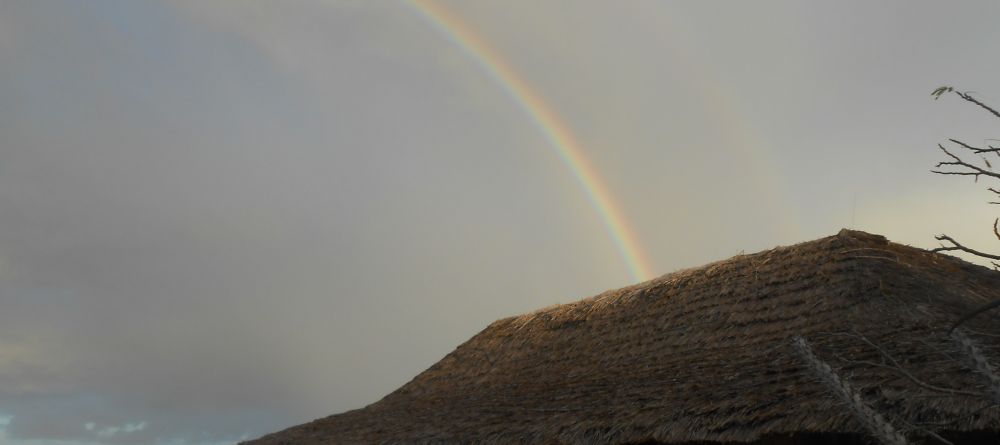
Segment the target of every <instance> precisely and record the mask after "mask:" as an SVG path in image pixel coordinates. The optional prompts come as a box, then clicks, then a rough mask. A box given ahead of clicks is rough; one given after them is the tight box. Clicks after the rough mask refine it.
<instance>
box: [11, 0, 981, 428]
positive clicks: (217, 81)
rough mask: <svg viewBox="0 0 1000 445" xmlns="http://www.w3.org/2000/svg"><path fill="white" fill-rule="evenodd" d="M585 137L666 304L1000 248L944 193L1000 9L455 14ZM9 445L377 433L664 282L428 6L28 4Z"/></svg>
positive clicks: (977, 201)
mask: <svg viewBox="0 0 1000 445" xmlns="http://www.w3.org/2000/svg"><path fill="white" fill-rule="evenodd" d="M440 4H441V5H443V6H444V7H446V8H447V9H448V10H449V11H450V12H451V13H452V14H453V15H454V16H456V17H459V18H460V19H461V21H462V22H463V23H464V25H465V26H466V27H467V28H469V29H471V30H473V31H474V32H475V33H476V34H478V36H479V37H480V38H481V39H482V40H483V41H485V42H488V44H489V45H491V46H492V47H493V48H494V49H495V50H496V52H497V53H498V54H501V55H502V56H503V57H504V58H505V59H506V61H507V63H508V64H509V66H510V67H511V68H512V69H514V70H515V71H517V73H518V74H519V75H520V76H521V77H522V78H523V79H525V80H526V81H527V82H528V83H530V85H531V86H532V87H533V88H534V90H536V91H537V92H538V93H539V95H540V96H541V97H542V98H543V99H544V100H545V101H546V102H547V103H548V105H549V106H550V107H551V109H552V110H554V111H555V112H556V113H557V114H558V115H559V117H560V118H561V119H562V120H563V121H564V122H565V123H566V124H567V126H568V127H569V128H570V129H571V130H572V131H573V132H574V133H575V135H576V137H577V139H578V140H579V141H580V143H581V145H582V148H583V151H584V152H585V154H586V156H587V157H589V159H590V160H591V161H592V162H593V165H594V166H595V167H596V170H597V171H598V173H599V174H600V175H601V176H602V177H603V178H604V180H605V182H606V183H607V185H608V187H609V189H610V190H611V192H612V194H613V195H614V197H615V202H616V203H617V204H618V206H619V207H620V208H621V210H622V213H623V215H624V216H625V217H626V219H627V220H628V222H629V224H631V226H632V227H633V228H634V230H635V232H634V234H635V236H636V238H637V239H638V241H639V244H640V246H641V248H642V250H643V251H644V252H645V253H646V255H647V256H648V257H649V258H650V262H651V266H652V269H653V270H654V271H655V272H656V273H657V274H662V273H669V272H671V271H674V270H677V269H679V268H685V267H691V266H697V265H700V264H704V263H706V262H710V261H714V260H719V259H723V258H727V257H730V256H732V255H735V254H737V253H740V252H744V251H745V252H747V253H749V252H754V251H758V250H762V249H767V248H771V247H774V246H776V245H784V244H791V243H795V242H800V241H807V240H811V239H814V238H818V237H821V236H826V235H831V234H833V233H836V232H837V231H838V230H839V229H840V228H842V227H848V226H852V225H853V226H854V227H856V228H858V229H862V230H867V231H870V232H876V233H881V234H884V235H886V236H888V237H889V238H890V239H891V240H894V241H897V242H903V243H907V244H912V245H916V246H921V247H933V246H935V241H934V240H933V235H935V234H937V233H940V232H948V233H950V234H953V235H955V236H960V237H961V238H960V239H961V240H963V241H968V242H969V243H970V244H975V245H979V246H983V247H984V248H992V249H993V250H1000V249H997V247H998V244H1000V243H996V242H995V241H992V242H991V240H990V233H989V225H990V223H991V222H992V219H993V216H994V215H995V214H996V213H997V212H996V209H995V208H990V207H989V206H988V205H986V204H985V203H986V201H988V200H989V199H990V196H989V193H988V192H986V191H985V190H984V188H985V184H974V183H973V182H972V181H971V180H963V179H961V178H954V177H951V178H946V177H939V176H934V175H932V174H930V173H928V170H929V169H930V168H931V167H932V166H933V164H934V163H935V161H937V160H939V159H940V158H941V156H940V154H939V153H938V152H936V148H935V144H936V143H938V142H940V141H943V140H946V139H947V138H948V137H960V138H964V139H965V140H967V141H968V142H971V143H980V144H981V143H983V141H984V139H987V138H995V137H1000V125H997V124H998V123H1000V122H997V121H996V120H993V119H991V118H990V117H989V116H988V115H987V114H986V113H985V112H983V111H982V110H978V109H976V108H975V107H974V106H972V105H970V104H967V103H964V102H962V101H961V100H960V99H958V98H957V97H954V96H951V97H945V98H943V99H941V100H939V101H934V100H932V99H931V97H930V95H929V94H930V92H931V91H932V90H933V89H934V88H936V87H938V86H940V85H943V84H949V85H955V86H956V87H958V88H960V89H963V90H972V91H975V94H976V95H977V97H980V98H982V99H983V100H985V101H987V102H990V103H993V104H996V105H1000V83H998V81H997V77H996V73H998V72H1000V59H998V58H997V57H995V56H996V50H997V45H998V44H1000V29H998V28H997V26H996V22H997V19H998V18H1000V3H997V2H995V1H991V0H990V1H982V2H964V3H963V2H949V3H948V6H947V7H943V4H941V3H938V2H934V3H930V2H914V1H896V2H877V3H873V2H867V1H857V2H849V1H836V2H826V3H823V4H819V3H817V2H800V1H787V2H775V1H769V2H753V3H749V2H725V3H724V2H701V1H700V2H688V3H672V2H671V3H666V2H663V3H660V2H649V1H647V2H639V1H636V2H603V1H582V0H563V1H554V0H547V1H541V2H540V1H516V2H510V1H441V2H440ZM0 103H2V104H3V106H0V445H81V444H95V443H96V444H176V445H183V444H218V443H232V442H234V441H236V440H239V439H240V438H244V437H255V436H258V435H260V434H263V433H266V432H270V431H274V430H277V429H281V428H284V427H287V426H291V425H294V424H298V423H302V422H305V421H308V420H311V419H314V418H317V417H323V416H326V415H329V414H333V413H337V412H341V411H345V410H348V409H353V408H360V407H363V406H364V405H366V404H368V403H372V402H374V401H376V400H378V399H379V398H381V397H382V396H383V395H385V394H387V393H389V392H390V391H392V390H394V389H396V388H397V387H399V386H400V385H402V384H404V383H405V382H407V381H409V379H411V378H412V377H413V376H415V375H416V374H417V373H419V372H420V371H422V370H424V369H426V368H427V367H428V366H430V365H431V364H433V363H434V362H435V361H437V360H438V359H440V358H441V357H443V356H444V355H445V354H446V353H448V352H449V351H451V350H452V349H453V348H455V347H456V346H457V345H458V344H460V343H461V342H462V341H464V340H465V339H467V338H469V337H471V336H472V335H474V334H475V333H477V332H478V331H479V330H481V329H483V328H485V327H486V325H487V324H488V323H489V322H491V321H493V320H495V319H498V318H501V317H506V316H510V315H516V314H519V313H523V312H528V311H531V310H533V309H536V308H539V307H543V306H547V305H551V304H554V303H559V302H563V303H565V302H570V301H574V300H577V299H580V298H584V297H588V296H591V295H594V294H596V293H599V292H601V291H603V290H606V289H611V288H617V287H621V286H624V285H628V284H631V282H632V278H631V277H630V275H629V273H628V269H627V268H626V265H625V263H624V261H623V260H622V258H621V256H620V255H619V254H618V252H617V250H616V248H615V245H614V243H613V241H612V240H611V238H610V237H609V235H608V233H607V232H606V231H605V229H604V226H603V223H602V221H601V219H600V215H599V214H598V213H597V212H596V211H595V209H594V208H593V207H592V206H591V204H590V201H588V199H587V196H586V194H585V193H584V192H583V190H582V189H581V188H580V186H579V185H578V183H577V182H576V180H575V179H574V176H573V173H572V172H571V171H569V170H568V169H567V167H566V165H565V164H564V163H563V162H562V161H561V160H560V158H559V156H558V154H557V152H556V151H555V150H553V148H552V147H551V145H549V141H548V140H547V139H546V138H545V136H544V135H543V134H542V133H541V132H539V129H538V127H537V126H536V125H535V124H534V123H533V122H532V120H531V117H530V116H528V115H527V114H526V113H525V112H524V111H523V110H522V109H521V108H519V107H518V105H517V103H516V102H515V101H513V100H512V98H511V97H510V95H508V94H507V92H506V91H505V90H504V89H503V88H502V87H501V86H500V85H498V83H497V82H496V80H495V79H494V78H493V77H491V76H490V75H489V74H488V73H487V72H485V71H484V70H483V67H482V65H481V64H479V63H477V62H476V61H475V60H473V59H472V58H470V56H469V54H468V53H466V52H464V51H462V49H461V48H460V47H459V46H458V45H456V42H454V41H453V40H449V39H448V36H447V35H446V34H444V33H442V32H441V31H440V30H439V29H436V28H435V27H433V26H432V25H431V24H430V23H429V22H428V21H427V20H426V18H424V17H422V16H421V15H420V14H419V13H418V12H417V11H416V9H415V8H414V7H413V6H412V5H410V4H408V3H404V2H396V1H367V0H365V1H362V0H357V1H304V0H302V1H282V2H273V1H263V0H261V1H239V2H237V1H233V2H225V1H209V2H205V1H199V0H190V1H186V2H152V1H150V2H135V1H128V0H122V1H86V2H83V1H65V2H62V1H56V0H46V1H33V0H4V1H0Z"/></svg>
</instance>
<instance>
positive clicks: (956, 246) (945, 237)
mask: <svg viewBox="0 0 1000 445" xmlns="http://www.w3.org/2000/svg"><path fill="white" fill-rule="evenodd" d="M934 239H936V240H938V241H947V242H949V243H951V246H945V245H943V244H942V245H941V247H938V248H936V249H931V252H948V251H953V250H957V251H960V252H965V253H970V254H972V255H975V256H978V257H981V258H989V259H991V260H1000V255H993V254H989V253H986V252H980V251H978V250H975V249H970V248H968V247H965V246H963V245H962V244H960V243H959V242H958V241H955V239H954V238H952V237H950V236H948V235H938V236H935V237H934Z"/></svg>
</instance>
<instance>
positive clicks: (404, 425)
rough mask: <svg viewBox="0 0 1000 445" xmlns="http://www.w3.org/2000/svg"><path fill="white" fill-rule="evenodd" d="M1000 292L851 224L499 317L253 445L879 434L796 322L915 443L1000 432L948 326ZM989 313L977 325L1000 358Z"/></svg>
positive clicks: (949, 262) (972, 330)
mask: <svg viewBox="0 0 1000 445" xmlns="http://www.w3.org/2000/svg"><path fill="white" fill-rule="evenodd" d="M998 298H1000V273H997V272H994V271H991V270H988V269H986V268H983V267H980V266H975V265H972V264H969V263H966V262H964V261H961V260H959V259H956V258H953V257H950V256H945V255H941V254H935V253H930V252H927V251H924V250H920V249H916V248H913V247H908V246H903V245H899V244H894V243H889V242H887V241H886V240H885V238H883V237H881V236H877V235H870V234H867V233H864V232H856V231H849V230H844V231H841V232H840V233H839V234H838V235H835V236H831V237H827V238H822V239H819V240H816V241H812V242H807V243H802V244H798V245H794V246H790V247H779V248H776V249H772V250H768V251H765V252H760V253H756V254H752V255H740V256H737V257H734V258H731V259H728V260H725V261H721V262H717V263H713V264H709V265H706V266H703V267H699V268H694V269H688V270H684V271H680V272H676V273H672V274H668V275H664V276H662V277H660V278H657V279H654V280H651V281H648V282H645V283H642V284H638V285H635V286H630V287H626V288H622V289H618V290H613V291H608V292H605V293H603V294H600V295H598V296H596V297H593V298H589V299H586V300H582V301H579V302H576V303H570V304H566V305H559V306H555V307H550V308H546V309H542V310H539V311H536V312H533V313H530V314H526V315H522V316H518V317H511V318H505V319H502V320H498V321H496V322H494V323H492V324H491V325H490V326H489V327H487V328H486V329H485V330H483V331H482V332H480V333H479V334H478V335H476V336H474V337H472V338H471V339H470V340H468V341H467V342H465V343H464V344H462V345H461V346H459V347H458V348H457V349H455V351H453V352H452V353H450V354H448V355H447V356H446V357H444V358H443V359H442V360H441V361H439V362H438V363H437V364H435V365H434V366H432V367H430V369H428V370H426V371H424V372H423V373H421V374H420V375H418V376H417V377H416V378H414V379H413V380H412V381H410V382H409V383H407V384H406V385H404V386H403V387H402V388H400V389H398V390H396V391H395V392H393V393H391V394H389V395H388V396H386V397H385V398H383V399H382V400H380V401H378V402H377V403H374V404H372V405H369V406H368V407H366V408H364V409H359V410H354V411H349V412H346V413H342V414H338V415H334V416H330V417H327V418H324V419H319V420H316V421H313V422H310V423H307V424H304V425H300V426H296V427H293V428H289V429H287V430H285V431H281V432H278V433H274V434H271V435H268V436H264V437H263V438H260V439H258V440H255V441H251V442H248V444H253V445H273V444H333V443H351V444H353V443H393V444H395V443H487V444H492V443H525V444H555V443H595V444H596V443H602V444H603V443H699V442H712V443H718V442H757V443H821V442H822V440H821V439H822V438H824V437H839V438H841V439H840V442H838V443H856V441H858V440H862V441H863V440H867V439H865V436H864V435H865V434H866V430H865V427H864V425H862V424H861V422H859V421H858V420H857V419H856V418H855V417H852V414H851V410H850V408H849V407H846V406H844V404H843V402H842V401H841V399H838V398H837V397H836V396H835V395H834V394H832V393H831V392H830V391H829V390H828V388H827V387H826V386H824V384H823V383H822V381H821V379H820V378H818V377H817V375H816V374H815V373H814V372H813V371H812V368H811V367H810V365H809V364H807V363H804V362H803V360H802V357H801V355H800V354H797V353H796V351H795V348H794V347H793V344H792V343H793V342H792V339H793V338H794V337H796V336H801V337H803V338H804V339H807V340H808V341H809V343H810V344H811V348H812V351H814V353H815V355H816V356H817V357H820V359H822V360H823V361H824V362H825V363H829V365H830V367H831V369H833V370H834V371H833V372H837V373H838V375H839V376H840V378H843V379H845V381H850V384H851V387H852V388H853V390H856V391H857V392H858V394H859V397H860V398H864V399H865V403H867V404H869V405H871V406H872V408H873V409H874V410H876V411H878V412H879V413H881V415H883V416H885V417H886V418H887V419H889V420H890V421H891V422H893V423H894V424H896V425H900V428H901V429H902V431H903V432H904V433H905V434H907V435H908V436H916V437H917V440H915V441H914V443H921V442H922V441H923V439H920V438H921V437H924V438H926V437H928V436H927V435H925V434H924V433H927V432H928V431H937V432H939V433H941V435H945V436H946V435H948V434H952V436H951V437H957V436H955V434H962V433H963V432H964V433H965V434H967V436H964V437H965V438H971V437H973V436H972V435H971V434H978V435H979V436H976V437H993V438H995V437H997V436H996V435H995V434H996V433H997V432H1000V409H998V408H997V406H996V405H992V406H991V404H992V403H993V402H992V401H991V400H989V398H990V397H991V395H992V393H991V391H990V381H989V379H986V378H984V377H983V376H982V375H980V374H977V372H976V371H975V370H973V369H972V368H970V367H969V366H967V365H966V361H963V360H962V359H961V357H960V354H961V351H960V349H961V348H959V347H957V346H956V343H955V341H954V340H952V339H951V338H950V337H949V336H948V334H947V327H948V326H949V323H951V322H952V321H954V320H955V319H956V318H957V317H959V316H960V315H961V314H962V313H964V312H966V311H967V310H969V309H971V308H974V307H976V306H978V305H981V304H983V303H985V302H987V301H990V300H993V299H998ZM981 318H982V319H979V320H976V321H974V322H973V323H970V324H969V325H967V326H966V329H967V331H966V332H968V333H969V335H970V336H971V337H973V338H975V340H976V341H977V342H978V345H979V346H980V350H981V351H982V354H983V355H984V356H985V357H986V358H987V359H988V360H991V361H992V362H993V363H994V366H995V365H996V364H1000V329H998V327H997V324H996V323H995V322H992V321H991V320H989V319H987V318H986V317H981ZM892 360H895V362H893V361H892ZM893 363H898V364H899V368H898V369H897V368H894V366H893ZM900 370H903V371H905V372H900ZM935 388H936V389H935ZM949 388H954V389H957V391H958V392H947V390H948V389H949ZM942 390H943V391H942ZM976 394H983V395H984V397H985V398H986V399H985V400H984V399H983V397H976ZM796 438H798V439H796ZM852 440H854V442H852ZM831 443H832V442H831Z"/></svg>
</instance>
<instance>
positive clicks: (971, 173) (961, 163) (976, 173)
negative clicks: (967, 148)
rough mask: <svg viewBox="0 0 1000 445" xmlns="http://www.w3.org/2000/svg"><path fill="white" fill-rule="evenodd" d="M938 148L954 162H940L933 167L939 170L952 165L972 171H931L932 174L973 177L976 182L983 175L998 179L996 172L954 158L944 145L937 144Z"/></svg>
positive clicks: (998, 174)
mask: <svg viewBox="0 0 1000 445" xmlns="http://www.w3.org/2000/svg"><path fill="white" fill-rule="evenodd" d="M938 148H940V149H941V151H943V152H944V154H946V155H948V157H950V158H952V159H954V161H941V162H938V163H937V165H936V166H935V167H938V168H940V167H942V166H945V165H952V166H957V167H963V168H967V169H969V170H972V171H969V172H949V171H940V170H931V172H932V173H937V174H939V175H963V176H975V177H976V180H978V179H979V175H985V176H990V177H993V178H997V179H1000V173H996V172H992V171H989V170H985V169H983V168H981V167H978V166H975V165H972V164H970V163H968V162H965V161H963V160H962V158H960V157H958V156H955V155H954V154H952V152H950V151H948V149H946V148H944V145H941V144H938Z"/></svg>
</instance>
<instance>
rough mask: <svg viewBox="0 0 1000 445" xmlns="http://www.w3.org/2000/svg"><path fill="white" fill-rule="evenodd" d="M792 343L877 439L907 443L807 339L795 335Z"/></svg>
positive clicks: (897, 444) (891, 443) (892, 443)
mask: <svg viewBox="0 0 1000 445" xmlns="http://www.w3.org/2000/svg"><path fill="white" fill-rule="evenodd" d="M792 344H793V345H794V346H795V349H796V350H797V351H798V353H799V355H800V356H801V357H802V359H803V360H804V361H805V362H806V363H807V364H808V365H809V366H810V368H812V371H813V372H814V373H816V375H818V376H819V377H820V380H822V381H823V383H824V384H826V386H827V387H828V388H829V389H830V390H831V391H833V393H834V394H836V395H837V397H838V398H840V399H841V401H843V402H844V403H846V404H847V406H848V407H849V408H850V409H851V413H852V414H854V416H855V418H857V419H858V420H859V421H860V422H861V423H862V424H863V425H864V426H865V427H866V428H867V429H868V431H869V432H870V433H871V434H872V435H873V436H875V437H876V438H877V439H879V440H880V441H882V443H884V444H886V445H907V442H906V437H904V436H903V435H902V434H901V433H900V432H899V431H898V430H897V429H896V428H894V427H893V426H892V425H891V424H890V423H889V422H888V421H886V420H885V418H884V417H883V416H882V415H881V414H879V413H877V412H875V410H873V409H872V408H871V407H870V406H868V404H867V403H865V402H864V400H862V399H861V394H859V393H858V392H857V391H856V390H855V389H854V388H853V387H852V386H851V384H850V383H848V382H847V381H846V380H844V379H842V378H841V377H840V376H839V375H837V373H836V372H835V371H834V370H833V368H831V367H830V365H828V364H827V363H826V362H824V361H822V360H820V359H819V358H818V357H816V354H814V353H813V351H812V348H811V347H809V343H808V342H806V339H804V338H802V337H800V336H795V338H794V339H793V340H792Z"/></svg>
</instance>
